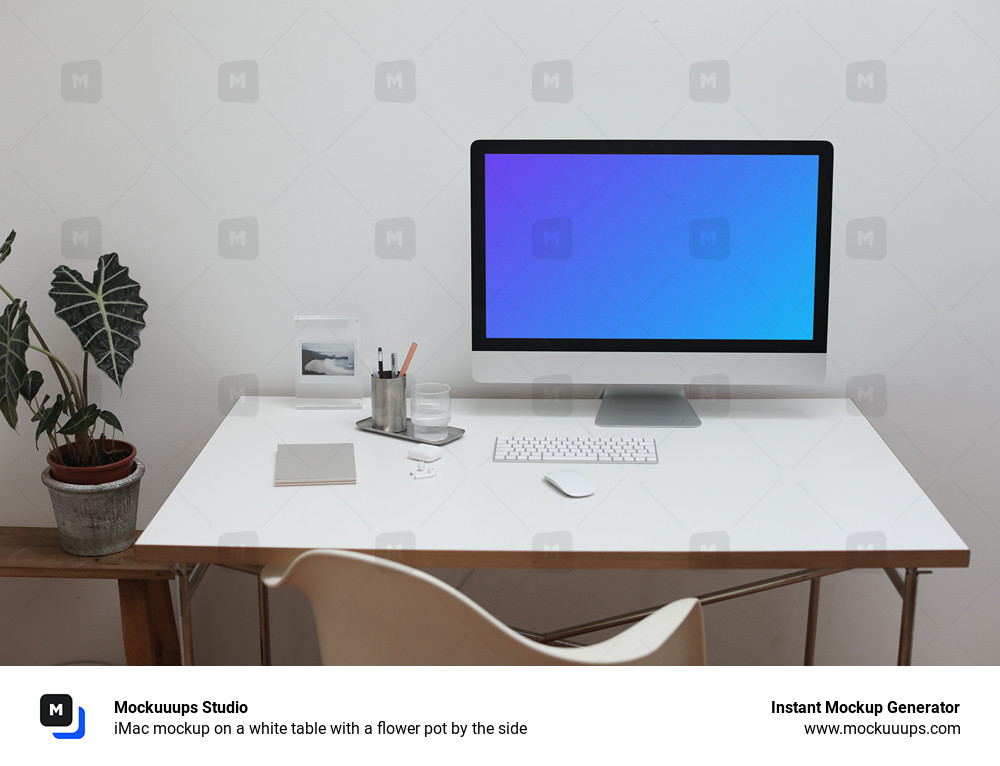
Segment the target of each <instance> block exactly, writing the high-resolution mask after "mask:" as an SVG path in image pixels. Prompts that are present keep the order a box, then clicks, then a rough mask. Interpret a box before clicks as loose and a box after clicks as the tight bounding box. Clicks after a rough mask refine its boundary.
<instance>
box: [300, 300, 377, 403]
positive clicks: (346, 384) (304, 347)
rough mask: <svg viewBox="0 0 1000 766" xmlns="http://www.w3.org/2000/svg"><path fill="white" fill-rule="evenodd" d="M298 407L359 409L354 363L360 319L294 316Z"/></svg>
mask: <svg viewBox="0 0 1000 766" xmlns="http://www.w3.org/2000/svg"><path fill="white" fill-rule="evenodd" d="M293 321H294V324H295V336H294V338H293V344H294V357H295V362H294V364H295V367H294V374H295V406H296V408H297V409H361V396H362V383H361V376H360V375H359V374H358V369H357V365H356V358H357V351H358V341H359V339H360V327H361V322H360V320H359V319H358V318H357V317H348V316H325V315H324V316H295V317H294V318H293Z"/></svg>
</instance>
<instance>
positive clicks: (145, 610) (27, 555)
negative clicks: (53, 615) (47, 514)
mask: <svg viewBox="0 0 1000 766" xmlns="http://www.w3.org/2000/svg"><path fill="white" fill-rule="evenodd" d="M174 576H175V567H173V566H172V565H170V564H152V563H147V562H140V561H136V560H135V556H134V554H133V551H132V549H131V548H129V549H128V550H125V551H122V552H121V553H113V554H111V555H110V556H73V555H70V554H69V553H66V552H65V551H64V550H63V549H62V548H61V547H60V545H59V533H58V530H57V529H55V528H47V527H0V577H71V578H84V579H91V580H95V579H96V580H117V581H118V600H119V606H120V608H121V615H122V638H123V640H124V642H125V661H126V662H127V663H128V664H129V665H179V664H180V663H181V651H180V641H179V640H178V636H177V623H176V620H175V619H174V608H173V601H172V600H171V597H170V581H171V580H173V579H174Z"/></svg>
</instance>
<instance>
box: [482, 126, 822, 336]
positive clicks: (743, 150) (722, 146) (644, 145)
mask: <svg viewBox="0 0 1000 766" xmlns="http://www.w3.org/2000/svg"><path fill="white" fill-rule="evenodd" d="M491 154H678V155H680V154H688V155H690V154H704V155H727V154H730V155H776V156H782V155H784V156H802V155H806V156H815V157H817V158H818V163H819V168H818V170H819V172H818V184H817V186H818V188H817V195H816V196H817V201H816V204H817V211H816V255H815V258H816V261H815V272H814V274H815V283H814V296H815V297H814V300H813V337H812V338H811V339H808V340H788V339H760V338H746V339H698V338H657V339H648V338H491V337H488V336H487V335H486V209H485V203H486V157H487V156H488V155H491ZM470 166H471V168H470V180H471V208H472V215H471V227H472V243H471V244H472V248H471V250H472V350H473V351H474V352H475V351H513V352H532V351H543V352H546V351H547V352H628V353H635V352H639V353H643V352H645V353H671V352H678V353H680V352H695V353H698V352H705V353H751V354H753V353H767V354H775V353H776V354H783V353H787V354H825V353H826V351H827V340H828V337H827V336H828V330H829V319H828V317H829V303H830V236H831V223H832V222H831V219H832V206H833V145H832V144H831V143H830V142H828V141H822V140H754V139H748V140H745V139H739V140H732V139H651V140H650V139H480V140H477V141H474V142H473V143H472V145H471V147H470Z"/></svg>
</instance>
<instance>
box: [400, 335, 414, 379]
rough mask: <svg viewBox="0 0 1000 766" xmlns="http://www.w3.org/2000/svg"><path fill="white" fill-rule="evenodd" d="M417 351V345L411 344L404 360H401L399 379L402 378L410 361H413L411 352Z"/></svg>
mask: <svg viewBox="0 0 1000 766" xmlns="http://www.w3.org/2000/svg"><path fill="white" fill-rule="evenodd" d="M416 350H417V344H416V343H411V344H410V350H409V351H407V352H406V359H404V360H403V366H402V367H400V368H399V377H400V378H401V377H403V376H404V375H405V374H406V368H407V367H409V366H410V360H411V359H413V352H414V351H416Z"/></svg>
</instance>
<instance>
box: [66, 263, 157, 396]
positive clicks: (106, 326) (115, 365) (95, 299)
mask: <svg viewBox="0 0 1000 766" xmlns="http://www.w3.org/2000/svg"><path fill="white" fill-rule="evenodd" d="M54 273H55V276H54V277H53V278H52V289H51V290H49V295H50V296H51V298H52V300H53V301H55V304H56V315H57V316H59V317H60V318H61V319H62V320H63V321H64V322H66V324H68V325H69V327H70V329H71V330H72V331H73V334H74V335H76V337H77V340H79V341H80V345H81V346H83V350H84V351H86V352H87V353H88V354H90V356H91V357H92V358H93V359H94V364H96V365H97V367H98V369H100V370H102V371H103V372H104V373H105V374H107V376H108V377H109V378H111V380H113V381H114V382H115V384H116V385H117V386H118V387H119V388H121V385H122V379H123V378H124V377H125V373H126V372H127V371H128V368H129V367H131V366H132V360H133V356H134V355H135V351H136V349H137V348H139V332H140V331H141V330H142V328H143V327H145V326H146V321H145V319H144V318H143V315H144V314H145V313H146V309H147V308H148V304H147V303H146V301H144V300H143V299H142V298H140V297H139V287H140V285H139V283H138V282H136V281H135V280H134V279H130V278H129V275H128V268H126V267H125V266H122V265H121V264H119V263H118V253H107V254H105V255H102V256H101V257H100V258H99V259H98V261H97V270H96V271H95V272H94V278H93V281H91V282H88V281H87V280H86V279H84V278H83V276H82V275H81V274H80V272H78V271H76V270H75V269H71V268H69V267H67V266H59V267H57V268H56V270H55V272H54Z"/></svg>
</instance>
